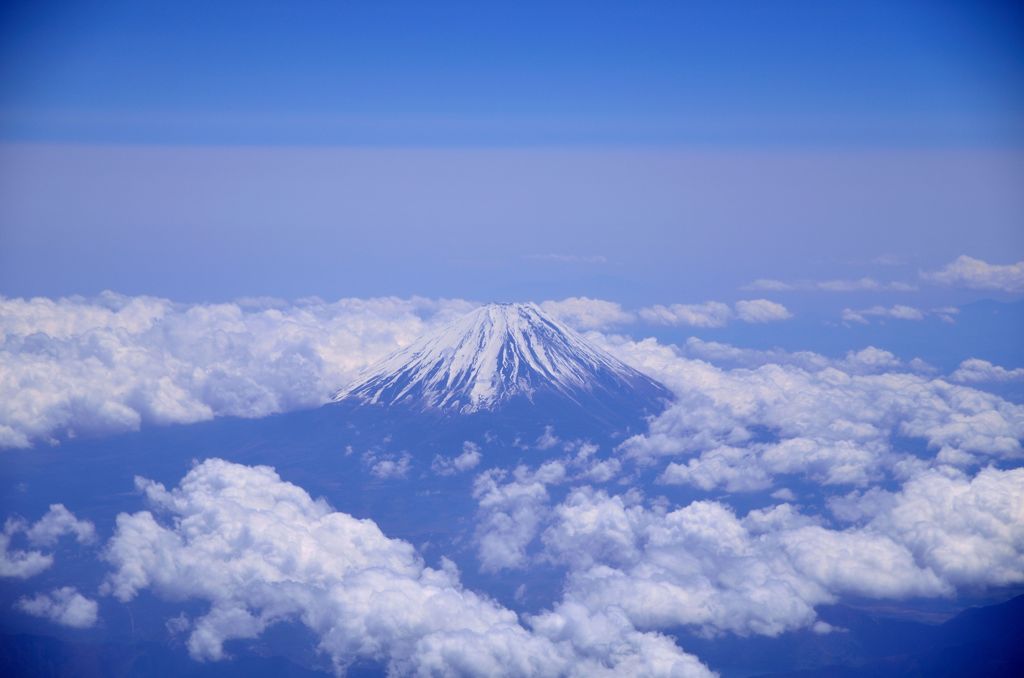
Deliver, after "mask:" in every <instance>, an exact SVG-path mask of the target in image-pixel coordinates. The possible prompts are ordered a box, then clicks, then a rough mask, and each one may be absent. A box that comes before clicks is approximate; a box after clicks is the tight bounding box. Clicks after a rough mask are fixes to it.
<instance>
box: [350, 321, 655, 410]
mask: <svg viewBox="0 0 1024 678" xmlns="http://www.w3.org/2000/svg"><path fill="white" fill-rule="evenodd" d="M638 385H639V386H643V387H645V389H644V390H647V391H649V390H650V389H651V388H654V389H655V390H657V391H659V392H661V390H662V387H661V386H660V385H659V384H657V383H656V382H653V381H652V380H650V379H649V378H647V377H645V376H644V375H642V374H640V373H639V372H637V371H636V370H634V369H633V368H631V367H629V366H627V365H626V364H624V363H623V362H621V361H620V360H618V359H616V358H614V357H613V356H611V355H610V354H608V353H607V352H605V351H603V350H601V349H599V348H597V347H595V346H593V345H592V344H591V343H589V342H588V341H587V340H586V339H584V338H583V337H581V336H580V335H579V334H577V333H576V332H574V331H573V330H571V329H569V328H568V327H566V326H564V325H562V324H561V323H560V322H558V321H557V320H554V319H553V318H551V317H550V316H548V315H547V314H545V313H544V312H543V311H541V309H540V308H538V307H537V306H536V305H535V304H488V305H486V306H482V307H480V308H478V309H476V310H474V311H472V312H470V313H468V314H467V315H465V316H463V317H462V318H459V319H458V320H456V321H454V322H453V323H451V324H450V325H448V326H446V327H444V328H442V329H440V330H439V331H437V332H435V333H433V334H431V335H428V336H425V337H423V338H422V339H419V340H418V341H416V342H414V343H412V344H411V345H409V346H407V347H406V348H404V349H402V350H400V351H398V352H397V353H394V354H392V355H391V356H389V357H388V358H386V359H384V360H383V361H382V362H380V363H378V364H377V365H374V366H373V367H371V368H370V369H369V370H368V371H367V372H365V373H364V374H363V375H362V376H361V377H360V378H359V379H358V380H357V381H356V382H355V383H353V384H350V385H349V386H347V387H345V388H343V389H341V390H340V391H338V393H337V394H335V396H334V399H335V400H347V399H356V400H359V401H362V402H366V403H383V404H395V403H406V404H413V405H419V406H421V407H423V408H424V409H440V410H449V411H458V412H464V413H468V412H475V411H478V410H490V409H494V408H495V407H496V406H498V405H499V404H500V403H502V402H504V401H507V400H509V399H511V398H513V397H516V396H525V397H527V398H530V399H532V398H533V396H534V395H535V394H536V393H539V392H556V393H558V394H561V395H562V396H565V397H568V398H569V399H572V400H576V401H577V402H581V401H582V400H584V399H586V398H587V397H590V396H593V395H595V394H597V393H598V392H600V391H607V390H618V391H621V390H622V389H626V390H627V391H628V390H631V389H633V388H635V387H637V386H638Z"/></svg>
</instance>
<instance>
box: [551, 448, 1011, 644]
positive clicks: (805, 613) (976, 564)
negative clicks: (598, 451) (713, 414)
mask: <svg viewBox="0 0 1024 678" xmlns="http://www.w3.org/2000/svg"><path fill="white" fill-rule="evenodd" d="M844 501H845V504H846V506H845V507H839V506H837V507H836V512H837V514H840V515H843V516H844V517H845V518H846V519H847V522H850V523H853V524H851V525H849V526H847V527H844V528H842V529H837V528H833V527H830V526H829V525H828V524H826V523H824V522H823V521H822V519H821V518H820V517H818V516H810V515H803V514H801V513H799V512H798V511H797V510H796V509H795V508H794V507H792V506H791V505H789V504H780V505H777V506H773V507H769V508H766V509H759V510H754V511H751V512H749V513H748V514H746V515H745V516H740V515H737V514H736V512H735V511H734V510H733V509H732V508H730V507H728V506H726V505H724V504H722V503H720V502H715V501H697V502H693V503H690V504H688V505H686V506H682V507H679V508H677V509H675V510H671V511H669V510H667V509H666V508H665V507H663V506H661V505H658V504H653V505H652V506H651V507H649V508H648V507H646V506H644V505H643V504H642V503H641V502H640V501H639V498H638V497H636V496H630V495H628V494H627V495H609V494H607V493H605V492H603V491H599V490H593V489H591V488H588V487H581V488H576V489H574V490H572V491H571V492H570V494H569V496H568V497H567V498H566V500H565V501H564V502H563V503H561V504H559V505H558V506H556V507H554V508H553V509H552V511H551V516H552V518H551V520H550V523H549V526H548V527H547V529H546V530H545V531H544V533H543V535H542V537H541V540H542V542H543V544H544V546H545V550H546V553H547V555H548V556H549V557H550V558H552V559H554V560H556V561H557V562H561V563H564V564H565V565H567V566H568V567H569V568H570V572H569V576H568V580H567V584H566V594H565V595H566V601H568V602H574V603H578V604H580V605H582V606H583V607H585V608H586V609H589V610H601V609H608V608H615V609H621V610H622V611H623V612H624V613H625V614H626V616H627V617H628V618H629V620H630V622H631V623H632V624H634V625H635V626H637V627H638V628H673V627H677V626H680V625H683V626H689V627H692V628H694V629H696V630H698V631H700V632H703V633H707V634H715V633H721V632H733V633H738V634H742V635H745V634H751V633H754V634H763V635H769V636H774V635H778V634H779V633H781V632H783V631H786V630H789V629H793V628H800V627H805V626H809V625H811V624H813V623H814V622H815V618H816V614H815V611H814V610H815V607H816V606H818V605H822V604H826V603H831V602H834V601H835V600H837V599H838V598H839V597H840V596H843V595H856V596H867V597H874V598H904V597H908V596H942V595H948V594H950V593H952V592H953V591H955V590H956V589H957V588H958V587H977V586H993V585H1006V584H1011V583H1019V582H1021V581H1024V469H1016V470H1011V471H1002V470H998V469H994V468H987V469H984V470H982V471H981V472H979V473H978V474H977V475H976V476H975V477H973V478H972V477H969V476H967V475H966V474H964V473H962V472H959V471H956V470H953V469H951V468H949V467H944V468H941V469H932V470H927V471H924V472H922V473H920V474H919V475H917V476H915V477H914V478H912V479H911V480H909V481H908V482H907V483H906V484H905V485H904V486H903V488H902V489H901V490H899V491H898V492H892V493H880V492H877V491H873V492H869V493H863V494H856V495H851V496H850V497H848V498H846V499H845V500H844Z"/></svg>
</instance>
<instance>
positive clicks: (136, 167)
mask: <svg viewBox="0 0 1024 678" xmlns="http://www.w3.org/2000/svg"><path fill="white" fill-rule="evenodd" d="M3 11H4V17H3V19H4V20H3V21H2V29H0V30H2V31H3V38H4V39H3V40H2V44H3V47H2V48H0V49H2V50H3V55H4V58H3V59H2V66H0V67H2V68H3V74H4V77H3V79H2V83H3V84H2V85H0V139H2V142H3V145H2V147H0V238H2V241H3V248H2V250H0V271H2V272H0V291H2V292H3V293H5V294H7V295H16V296H27V295H35V294H44V295H49V296H57V295H66V294H75V293H84V294H96V293H98V292H100V291H102V290H104V289H112V290H115V291H118V292H122V293H129V294H138V293H146V294H155V295H159V296H165V297H170V298H174V299H178V300H187V301H214V300H227V299H231V298H234V297H238V296H245V295H254V294H270V295H275V296H280V297H285V298H297V297H301V296H307V295H312V294H316V295H320V296H323V297H325V298H338V297H342V296H375V295H380V294H397V295H401V296H410V295H415V294H421V295H429V296H459V297H466V296H474V297H477V298H482V299H524V298H560V297H564V296H570V295H580V294H586V295H590V296H599V297H602V298H611V299H614V300H617V301H620V302H626V303H631V304H650V303H676V302H681V301H685V302H694V303H696V302H702V301H705V300H707V299H720V298H726V299H727V300H730V301H734V300H736V299H737V298H739V297H738V296H736V294H737V290H738V288H739V287H740V286H742V285H745V284H748V283H750V282H752V281H753V280H755V279H757V278H772V279H780V280H786V281H794V280H812V281H813V280H829V279H836V278H842V279H860V278H863V277H865V276H867V277H871V278H874V279H877V280H879V281H881V282H883V283H886V282H890V281H893V280H896V281H902V282H907V283H910V284H915V283H916V282H917V277H918V273H919V271H921V270H928V269H935V268H938V267H939V266H941V265H944V264H945V263H947V262H949V261H951V260H952V259H954V258H955V257H957V256H959V255H961V254H969V255H971V256H974V257H978V258H981V259H983V260H986V261H990V262H992V263H1000V264H1012V263H1014V262H1016V261H1019V260H1020V258H1021V257H1022V255H1024V240H1022V238H1024V235H1022V232H1024V229H1021V228H1020V227H1019V225H1020V223H1022V218H1024V204H1022V200H1024V198H1022V197H1021V192H1020V191H1019V190H1018V187H1019V186H1020V185H1021V184H1022V183H1024V161H1022V154H1021V150H1020V149H1021V143H1022V141H1024V129H1022V126H1021V119H1022V118H1021V114H1022V112H1024V85H1022V83H1024V56H1022V50H1021V49H1020V46H1019V41H1018V40H1017V38H1018V37H1019V34H1020V31H1021V27H1022V25H1024V23H1022V15H1021V12H1020V11H1019V8H1018V7H1017V6H1016V5H1015V4H1013V3H962V4H948V5H944V6H942V7H936V6H934V4H933V3H900V4H899V5H893V4H892V3H874V2H868V3H856V4H855V5H852V4H851V5H850V6H844V7H833V6H828V5H822V4H820V3H801V2H788V3H775V4H773V5H771V6H763V5H761V4H759V3H735V4H723V3H687V4H685V5H683V4H679V3H641V4H639V5H636V6H632V5H628V4H621V3H558V4H557V5H553V4H552V3H506V4H498V3H495V4H487V5H480V4H479V3H464V4H462V3H448V4H445V5H444V6H443V7H437V6H433V5H421V4H419V3H408V4H403V3H398V4H390V3H389V4H385V5H381V4H378V3H343V4H338V5H334V4H322V5H317V6H309V7H303V8H301V9H299V8H297V7H289V6H288V5H286V4H283V3H281V4H278V3H245V4H244V5H235V4H233V3H218V4H217V6H216V7H210V6H208V5H206V4H197V5H192V4H189V3H173V4H172V3H166V4H162V5H157V6H154V5H147V6H146V7H145V8H143V7H140V6H136V5H135V4H133V3H105V4H104V6H103V7H101V8H100V7H95V6H92V5H87V4H81V5H79V4H75V3H59V4H48V3H45V2H44V3H8V4H7V5H5V8H4V10H3ZM878 262H884V263H888V264H895V265H888V266H887V265H883V264H882V263H878ZM470 286H471V287H472V290H473V294H472V295H469V294H468V292H467V289H468V288H469V287H470ZM808 296H810V297H814V296H815V295H808ZM875 296H877V295H875ZM890 296H892V297H893V298H894V299H896V298H899V300H901V301H903V299H904V298H903V297H901V296H900V295H898V294H894V295H890ZM961 300H962V299H954V300H952V302H951V303H956V302H957V301H961ZM876 301H877V300H875V299H872V301H871V302H868V301H867V300H856V301H854V302H851V303H857V304H860V305H861V306H863V307H869V306H871V305H873V304H874V303H875V302H876ZM803 303H808V304H811V305H813V304H814V303H816V302H814V301H812V300H807V301H805V302H803ZM829 303H831V302H829ZM886 303H887V304H890V305H891V304H892V303H896V302H895V301H888V300H887V301H886ZM903 303H906V302H905V301H903ZM928 303H935V304H936V305H940V303H941V302H940V300H938V299H934V300H932V299H930V300H929V302H928Z"/></svg>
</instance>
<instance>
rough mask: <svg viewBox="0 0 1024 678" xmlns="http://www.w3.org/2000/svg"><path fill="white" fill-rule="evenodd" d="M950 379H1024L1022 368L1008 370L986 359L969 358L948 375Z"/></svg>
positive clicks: (979, 380) (969, 380)
mask: <svg viewBox="0 0 1024 678" xmlns="http://www.w3.org/2000/svg"><path fill="white" fill-rule="evenodd" d="M950 379H952V380H953V381H959V382H963V383H980V382H996V381H1019V380H1022V379H1024V368H1021V367H1017V368H1015V369H1012V370H1008V369H1006V368H1005V367H1000V366H999V365H993V364H992V363H990V362H989V361H987V360H981V359H979V358H969V359H968V360H965V361H963V362H962V363H960V366H959V367H958V368H957V369H956V371H955V372H953V374H951V375H950Z"/></svg>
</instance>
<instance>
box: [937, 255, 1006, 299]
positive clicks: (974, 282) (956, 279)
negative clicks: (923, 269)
mask: <svg viewBox="0 0 1024 678" xmlns="http://www.w3.org/2000/svg"><path fill="white" fill-rule="evenodd" d="M921 277H923V278H924V279H925V280H927V281H929V282H933V283H938V284H940V285H952V286H956V287H968V288H971V289H977V290H998V291H1000V292H1008V293H1010V294H1019V293H1021V292H1024V261H1018V262H1017V263H1015V264H1006V265H1002V264H990V263H988V262H987V261H983V260H981V259H975V258H974V257H969V256H967V255H961V256H959V257H957V258H956V259H954V260H953V261H951V262H950V263H948V264H946V265H945V266H943V267H942V268H940V269H939V270H937V271H931V272H927V273H923V274H922V276H921Z"/></svg>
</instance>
